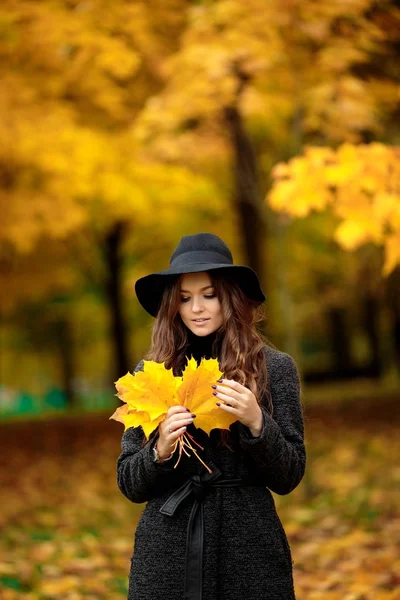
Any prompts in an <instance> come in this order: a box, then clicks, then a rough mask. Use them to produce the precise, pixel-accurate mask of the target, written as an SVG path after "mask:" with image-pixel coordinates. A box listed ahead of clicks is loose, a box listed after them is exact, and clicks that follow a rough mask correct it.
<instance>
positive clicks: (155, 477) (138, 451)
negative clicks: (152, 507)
mask: <svg viewBox="0 0 400 600" xmlns="http://www.w3.org/2000/svg"><path fill="white" fill-rule="evenodd" d="M142 369H143V361H141V362H140V363H139V364H138V365H137V367H136V369H135V371H134V372H135V373H136V372H137V371H139V370H142ZM143 439H144V432H143V429H142V427H140V426H139V427H130V428H129V429H127V430H126V431H125V432H124V434H123V436H122V441H121V447H122V453H121V454H120V456H119V457H118V459H117V484H118V487H119V489H120V490H121V492H122V493H123V494H124V496H126V497H127V498H128V500H130V501H131V502H137V503H142V502H147V500H150V499H151V498H153V497H155V496H158V495H160V494H161V493H162V492H163V491H164V490H165V489H167V488H168V487H170V485H171V480H172V479H173V477H174V475H175V470H174V464H175V462H176V461H175V460H174V458H172V459H171V460H169V461H166V462H161V463H156V462H154V460H153V451H152V449H153V447H154V445H155V443H156V441H157V439H158V434H156V435H155V436H154V437H153V438H151V439H150V440H148V441H147V443H146V444H145V445H144V446H143V447H142V441H143Z"/></svg>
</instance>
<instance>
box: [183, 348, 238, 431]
mask: <svg viewBox="0 0 400 600" xmlns="http://www.w3.org/2000/svg"><path fill="white" fill-rule="evenodd" d="M222 376H223V373H222V372H221V371H220V369H219V364H218V360H216V359H215V358H211V359H204V358H203V359H202V361H201V363H200V365H199V366H197V363H196V361H195V359H194V358H191V359H190V360H189V361H188V364H187V366H186V368H185V370H184V372H183V376H182V383H181V384H180V385H179V387H178V390H177V397H178V404H180V405H182V406H186V407H187V408H189V410H190V411H191V412H193V413H195V415H196V420H195V425H196V427H197V428H199V429H202V430H203V431H205V432H206V433H208V434H209V433H210V431H211V430H212V429H229V425H231V423H233V422H234V421H236V420H237V419H236V417H235V416H234V415H232V414H230V413H227V412H225V411H223V410H221V409H220V408H219V407H218V406H217V405H216V399H215V396H214V395H213V389H212V387H211V386H212V385H215V384H216V382H217V380H218V379H220V378H221V377H222Z"/></svg>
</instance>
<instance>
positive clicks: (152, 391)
mask: <svg viewBox="0 0 400 600" xmlns="http://www.w3.org/2000/svg"><path fill="white" fill-rule="evenodd" d="M222 376H223V373H222V372H221V371H220V370H219V365H218V361H217V360H216V359H202V361H201V363H200V365H199V366H197V363H196V360H195V359H194V358H191V359H190V360H188V363H187V365H186V368H185V370H184V371H183V374H182V377H174V375H173V373H172V369H166V368H165V365H164V363H156V362H154V361H147V360H145V361H144V367H143V371H138V372H137V373H136V374H135V375H134V376H133V375H132V374H131V373H127V374H126V375H124V376H123V377H121V378H120V379H118V381H117V382H116V384H115V386H116V388H117V392H118V393H117V396H118V397H119V398H120V399H121V400H122V401H123V402H125V404H124V405H122V406H120V407H119V408H117V410H116V411H115V412H114V413H113V415H112V416H111V417H110V419H114V420H115V421H119V422H121V423H123V424H124V426H125V430H126V429H128V428H129V427H139V426H141V427H142V429H143V431H144V434H145V436H146V437H149V435H150V434H151V432H152V431H154V429H156V427H157V426H158V425H159V424H160V422H161V421H162V420H163V419H164V418H165V415H166V413H167V411H168V409H169V408H170V407H172V406H178V405H179V406H184V407H186V408H188V409H189V411H190V412H194V411H195V414H196V427H197V428H199V429H202V430H203V431H205V432H206V433H208V434H209V433H210V431H211V430H212V429H217V428H218V429H229V426H230V425H231V424H232V423H233V422H234V421H236V418H235V417H234V416H233V415H231V414H229V413H227V412H225V411H222V410H221V409H217V408H216V402H215V397H214V396H213V394H212V387H211V386H212V385H214V384H215V383H216V382H217V380H218V379H220V378H221V377H222ZM181 438H182V439H180V438H178V440H177V441H176V444H175V448H176V447H177V446H178V445H179V448H180V453H179V459H178V462H177V463H176V464H178V463H179V460H180V457H181V454H182V451H183V452H186V449H185V446H186V447H188V448H190V449H191V450H192V451H193V452H194V454H195V455H196V456H197V458H199V456H198V455H197V452H196V450H195V448H194V447H193V446H192V445H191V443H190V440H191V441H192V442H194V443H195V444H197V443H196V442H195V440H194V439H193V438H192V437H191V436H190V435H189V434H188V433H187V432H186V433H184V434H182V436H181ZM189 438H190V439H189ZM197 445H198V444H197ZM186 453H187V452H186ZM199 460H200V461H201V462H202V463H203V461H202V460H201V459H200V458H199ZM203 464H204V463H203ZM175 466H176V465H175ZM204 466H205V467H206V468H207V469H208V467H207V465H205V464H204Z"/></svg>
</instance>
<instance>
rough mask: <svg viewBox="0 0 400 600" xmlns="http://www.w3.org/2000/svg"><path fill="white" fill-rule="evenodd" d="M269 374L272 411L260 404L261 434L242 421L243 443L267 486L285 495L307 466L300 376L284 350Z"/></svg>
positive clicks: (295, 483)
mask: <svg viewBox="0 0 400 600" xmlns="http://www.w3.org/2000/svg"><path fill="white" fill-rule="evenodd" d="M268 375H269V385H270V391H271V396H272V402H273V414H272V416H271V415H270V414H269V412H268V411H267V409H266V407H265V406H264V405H263V404H260V407H261V411H262V415H263V427H262V430H261V434H260V435H259V436H258V437H253V436H252V434H251V431H250V429H249V428H248V427H246V426H245V425H243V424H241V423H239V436H240V445H241V447H242V448H243V449H244V450H245V451H246V452H247V453H248V455H249V456H250V458H251V460H252V462H253V463H254V466H255V468H256V471H257V473H258V474H259V475H260V477H261V478H262V481H263V482H264V483H265V485H266V487H268V488H269V489H270V490H272V491H273V492H275V493H277V494H280V495H285V494H289V493H290V492H291V491H292V490H294V489H295V488H296V487H297V486H298V484H299V483H300V481H301V480H302V478H303V475H304V471H305V466H306V450H305V444H304V422H303V411H302V404H301V399H300V377H299V372H298V370H297V367H296V363H295V362H294V360H293V358H292V357H291V356H289V355H288V354H285V353H283V352H279V354H278V355H277V357H276V358H274V361H273V363H272V365H271V368H269V372H268Z"/></svg>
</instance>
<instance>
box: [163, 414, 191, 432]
mask: <svg viewBox="0 0 400 600" xmlns="http://www.w3.org/2000/svg"><path fill="white" fill-rule="evenodd" d="M195 416H196V415H195V414H193V413H187V412H185V413H183V414H178V415H173V416H172V417H171V418H170V419H166V421H165V422H166V424H167V428H168V427H171V428H172V427H173V428H174V429H175V428H176V427H181V426H182V425H188V424H189V423H193V419H194V418H195Z"/></svg>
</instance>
